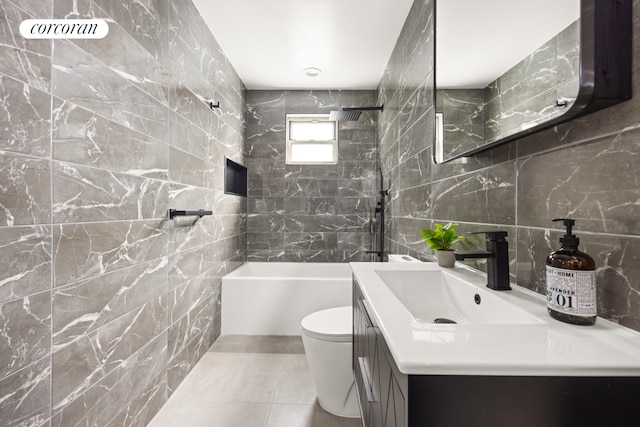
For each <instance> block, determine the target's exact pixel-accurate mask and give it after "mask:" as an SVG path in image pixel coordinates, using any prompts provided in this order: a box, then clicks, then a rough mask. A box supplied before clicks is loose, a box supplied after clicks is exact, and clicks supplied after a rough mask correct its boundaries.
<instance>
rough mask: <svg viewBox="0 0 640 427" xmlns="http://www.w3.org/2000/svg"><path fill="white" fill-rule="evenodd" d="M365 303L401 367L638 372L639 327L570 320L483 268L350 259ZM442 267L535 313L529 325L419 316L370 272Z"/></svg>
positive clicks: (466, 371) (451, 371)
mask: <svg viewBox="0 0 640 427" xmlns="http://www.w3.org/2000/svg"><path fill="white" fill-rule="evenodd" d="M351 268H352V270H353V274H354V276H355V278H356V279H357V281H358V283H359V284H360V289H361V290H362V293H363V295H364V297H365V300H366V301H365V306H366V308H367V311H368V313H369V316H370V317H371V319H372V321H373V323H374V324H375V325H376V326H377V327H378V328H379V329H380V331H381V333H382V335H383V336H384V338H385V340H386V342H387V345H388V347H389V349H390V350H391V354H392V356H393V358H394V359H395V362H396V364H397V365H398V368H399V369H400V371H401V372H402V373H404V374H427V375H429V374H430V375H521V376H531V375H534V376H640V333H639V332H636V331H633V330H631V329H629V328H625V327H622V326H620V325H617V324H615V323H613V322H610V321H607V320H605V319H603V318H600V317H598V319H597V320H596V323H595V325H593V326H578V325H571V324H567V323H564V322H560V321H557V320H555V319H553V318H552V317H551V316H549V314H548V313H547V306H546V298H545V297H544V296H543V295H540V294H537V293H535V292H533V291H530V290H528V289H525V288H522V287H520V286H517V285H513V284H512V288H513V290H511V291H493V290H490V289H488V288H486V286H485V284H486V275H485V274H482V273H480V272H477V271H475V270H472V269H470V268H466V267H464V266H458V265H456V267H455V268H453V269H441V268H440V267H438V265H437V264H436V263H422V264H418V263H408V264H395V263H351ZM434 269H441V270H443V272H444V273H445V274H451V275H456V276H458V277H462V278H464V279H465V280H466V281H469V282H473V284H474V285H475V284H477V286H478V289H479V290H480V289H482V290H483V291H484V292H492V293H495V294H499V295H498V296H499V297H500V298H504V299H506V300H507V301H509V302H512V303H513V304H514V305H516V306H518V307H520V308H521V309H523V310H525V311H527V312H528V313H530V314H531V315H533V316H535V317H536V318H537V319H539V321H540V322H539V323H533V324H519V325H516V324H435V323H423V322H418V321H416V320H415V319H414V317H413V316H412V315H411V314H410V313H409V311H407V309H405V307H404V305H402V303H400V302H399V301H398V300H397V299H396V298H395V297H394V295H393V293H392V292H391V291H390V290H389V288H388V287H387V286H386V285H385V283H384V282H383V281H382V279H381V278H380V276H378V274H377V273H376V271H380V270H389V271H407V270H418V271H421V270H434Z"/></svg>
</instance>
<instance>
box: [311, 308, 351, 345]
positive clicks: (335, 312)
mask: <svg viewBox="0 0 640 427" xmlns="http://www.w3.org/2000/svg"><path fill="white" fill-rule="evenodd" d="M300 329H301V330H302V333H304V334H306V335H307V336H309V337H312V338H316V339H319V340H323V341H333V342H351V339H352V336H353V317H352V308H351V306H346V307H337V308H329V309H326V310H321V311H316V312H315V313H311V314H309V315H308V316H306V317H305V318H304V319H302V321H301V322H300Z"/></svg>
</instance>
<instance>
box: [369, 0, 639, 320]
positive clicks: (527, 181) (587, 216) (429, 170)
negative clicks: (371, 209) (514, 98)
mask: <svg viewBox="0 0 640 427" xmlns="http://www.w3.org/2000/svg"><path fill="white" fill-rule="evenodd" d="M639 3H640V2H639V1H635V2H634V20H633V22H634V26H635V28H634V31H635V33H636V34H637V33H638V32H639V31H640V4H639ZM633 55H634V58H635V59H636V60H635V61H634V63H635V65H634V72H633V75H634V81H633V85H634V93H635V94H636V96H634V98H633V99H631V100H630V101H627V102H624V103H621V104H618V105H616V106H613V107H611V108H608V109H605V110H602V111H599V112H597V113H593V114H590V115H587V116H585V117H582V118H579V119H576V120H573V121H571V122H568V123H565V124H563V125H560V126H557V127H555V128H552V129H549V130H546V131H543V132H539V133H536V134H534V135H531V136H529V137H527V138H523V139H521V140H518V141H516V142H514V143H510V144H508V145H503V146H500V147H497V148H494V149H492V150H489V151H485V152H483V153H481V154H478V155H476V156H473V157H469V158H463V159H460V160H457V161H454V162H451V163H446V164H439V165H435V164H433V162H432V160H431V159H432V147H431V141H432V140H433V135H434V130H433V120H434V119H433V117H434V114H432V113H433V97H432V91H433V85H432V81H433V75H432V73H433V0H416V1H415V2H414V4H413V8H412V10H411V12H410V15H409V18H408V19H407V22H406V23H405V26H404V29H403V31H402V34H401V35H400V38H399V40H398V43H397V45H396V47H395V50H394V52H393V54H392V57H391V59H390V61H389V64H388V66H387V69H386V71H385V75H384V77H383V79H382V81H381V83H380V85H379V87H378V102H379V103H384V104H385V113H384V114H382V115H381V116H380V121H379V123H378V132H379V135H380V140H379V144H380V145H379V155H380V157H379V161H380V163H381V164H382V167H383V171H384V176H385V180H386V182H388V183H389V185H390V187H391V191H392V196H391V201H390V219H389V224H388V230H389V233H388V246H389V247H390V251H394V252H400V253H407V254H410V255H413V256H417V257H421V258H423V259H431V254H430V251H429V250H428V248H427V247H426V245H425V244H424V243H423V242H422V241H421V240H420V235H419V232H418V230H419V229H420V228H422V227H425V226H431V224H433V223H434V222H448V221H455V222H458V223H459V224H460V226H459V227H458V231H459V232H462V233H468V232H471V231H480V230H496V229H504V230H507V231H508V233H509V237H508V240H509V245H510V254H511V255H510V267H511V276H512V280H514V281H516V282H517V283H518V284H519V285H522V286H525V287H527V288H530V289H533V290H535V291H537V292H540V293H544V292H545V280H544V265H545V258H546V256H547V255H548V253H549V252H550V251H552V250H554V249H557V248H558V247H559V243H558V238H559V237H560V235H561V234H562V233H561V229H560V226H559V225H557V224H555V223H552V222H551V219H553V218H558V217H567V216H568V217H571V218H574V219H575V220H576V221H577V224H576V228H575V229H574V230H575V232H576V234H577V235H578V236H579V237H580V239H581V243H580V246H581V248H582V250H584V251H585V252H587V253H589V254H590V255H591V256H593V258H594V259H595V260H596V263H597V272H598V287H599V289H598V305H599V307H598V314H599V315H600V316H602V317H604V318H606V319H610V320H612V321H614V322H618V323H620V324H622V325H624V326H627V327H629V328H632V329H635V330H640V262H639V260H640V226H639V225H638V218H640V203H639V202H638V200H640V119H639V117H640V115H639V113H638V112H639V111H640V96H637V93H638V92H639V88H638V83H640V67H639V66H638V63H640V60H638V59H640V41H639V40H637V39H636V40H634V47H633ZM468 246H469V249H475V248H481V247H484V242H482V241H479V240H478V239H477V238H476V237H474V238H471V239H469V242H468ZM477 266H478V267H479V268H483V265H482V264H479V265H477Z"/></svg>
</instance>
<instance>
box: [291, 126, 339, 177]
mask: <svg viewBox="0 0 640 427" xmlns="http://www.w3.org/2000/svg"><path fill="white" fill-rule="evenodd" d="M310 121H320V122H332V123H333V124H334V138H333V139H332V140H292V139H290V137H289V133H290V126H291V122H310ZM285 130H286V132H285V133H286V157H285V163H286V164H287V165H336V164H338V133H339V132H338V122H337V121H336V120H330V119H329V114H328V113H327V114H298V113H288V114H286V117H285ZM305 144H320V145H329V146H331V147H332V149H333V158H332V160H330V161H318V160H313V159H310V160H295V161H294V160H292V151H293V146H294V145H305Z"/></svg>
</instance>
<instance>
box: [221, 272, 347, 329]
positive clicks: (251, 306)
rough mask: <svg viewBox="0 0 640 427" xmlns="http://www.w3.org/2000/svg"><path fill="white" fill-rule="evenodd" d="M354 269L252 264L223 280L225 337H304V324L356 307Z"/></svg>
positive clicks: (223, 325) (222, 324)
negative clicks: (314, 316)
mask: <svg viewBox="0 0 640 427" xmlns="http://www.w3.org/2000/svg"><path fill="white" fill-rule="evenodd" d="M351 280H352V279H351V267H350V266H349V264H337V263H295V262H248V263H246V264H244V265H242V266H241V267H239V268H237V269H236V270H234V271H232V272H231V273H229V274H227V275H226V276H224V277H223V278H222V296H221V298H222V303H221V304H222V310H221V317H222V318H221V328H222V330H221V332H222V334H241V335H300V321H301V320H302V318H304V317H305V316H306V315H307V314H309V313H313V312H315V311H318V310H323V309H325V308H332V307H340V306H344V305H351Z"/></svg>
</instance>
